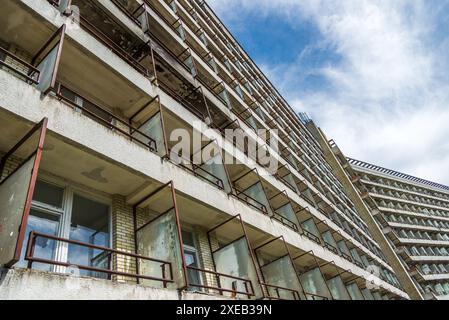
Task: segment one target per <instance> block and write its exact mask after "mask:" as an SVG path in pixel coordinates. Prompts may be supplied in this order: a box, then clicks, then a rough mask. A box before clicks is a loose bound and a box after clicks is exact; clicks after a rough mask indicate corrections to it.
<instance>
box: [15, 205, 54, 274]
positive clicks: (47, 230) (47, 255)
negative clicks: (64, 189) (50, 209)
mask: <svg viewBox="0 0 449 320" xmlns="http://www.w3.org/2000/svg"><path fill="white" fill-rule="evenodd" d="M59 219H60V216H59V215H53V214H49V213H44V212H40V211H37V210H34V209H32V210H31V211H30V216H29V218H28V224H27V228H26V235H25V240H24V242H23V243H24V246H23V247H22V254H21V256H20V261H19V262H18V263H17V264H16V267H22V268H26V267H27V263H28V262H27V261H25V253H26V244H27V243H28V238H29V235H30V232H31V231H36V232H39V233H43V234H48V235H51V236H56V235H57V234H58V228H59ZM55 251H56V241H54V240H50V239H46V238H41V237H38V238H36V245H35V247H34V257H36V258H41V259H47V260H54V259H55ZM33 269H39V270H44V271H50V270H52V265H48V264H42V263H37V262H36V263H33Z"/></svg>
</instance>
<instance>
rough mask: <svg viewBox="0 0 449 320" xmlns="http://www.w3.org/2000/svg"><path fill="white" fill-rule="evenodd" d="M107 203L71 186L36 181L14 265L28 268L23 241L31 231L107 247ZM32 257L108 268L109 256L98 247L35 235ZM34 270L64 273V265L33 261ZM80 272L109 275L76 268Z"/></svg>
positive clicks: (98, 275)
mask: <svg viewBox="0 0 449 320" xmlns="http://www.w3.org/2000/svg"><path fill="white" fill-rule="evenodd" d="M110 221H111V219H110V205H109V203H108V201H107V200H105V199H101V200H99V198H98V197H95V196H92V195H91V194H85V193H84V192H82V191H79V190H78V189H76V188H73V187H72V186H70V185H58V184H54V183H51V182H47V181H43V180H38V182H37V185H36V189H35V193H34V196H33V202H32V209H31V211H30V217H29V221H28V225H27V230H26V238H25V241H24V246H23V248H22V255H21V259H20V261H19V262H17V263H16V267H27V264H28V262H27V261H26V260H25V252H26V244H27V243H28V237H29V234H30V232H31V231H35V232H38V233H41V234H44V235H50V236H56V237H59V238H64V239H70V240H74V241H78V242H81V243H84V244H87V245H96V246H101V247H109V246H110ZM34 248H35V249H34V257H36V258H39V259H45V260H48V261H49V262H51V261H56V262H66V263H69V264H71V265H73V266H76V265H82V266H88V267H95V268H101V269H110V267H111V258H112V257H111V256H109V255H108V252H106V251H104V250H101V249H94V248H90V247H86V246H83V245H78V244H68V243H66V242H62V241H57V240H53V239H48V238H46V237H37V238H36V242H35V247H34ZM32 267H33V269H39V270H43V271H52V272H66V268H65V267H62V266H57V265H54V264H51V263H40V262H39V263H37V262H35V263H33V266H32ZM79 275H81V276H90V277H96V278H108V275H107V274H105V273H100V272H96V271H87V270H79Z"/></svg>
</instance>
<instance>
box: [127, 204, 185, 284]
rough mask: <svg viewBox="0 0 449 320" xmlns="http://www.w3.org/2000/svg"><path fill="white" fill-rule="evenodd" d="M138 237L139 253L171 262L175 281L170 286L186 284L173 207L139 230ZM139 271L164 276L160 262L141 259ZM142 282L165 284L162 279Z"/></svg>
mask: <svg viewBox="0 0 449 320" xmlns="http://www.w3.org/2000/svg"><path fill="white" fill-rule="evenodd" d="M136 237H137V253H138V254H141V255H143V256H146V257H149V258H155V259H160V260H164V261H168V262H170V263H171V266H172V269H173V278H174V281H175V283H174V284H168V288H180V287H182V286H184V284H185V281H184V277H183V272H182V258H181V245H180V241H179V238H178V229H177V225H176V217H175V211H174V210H173V209H172V210H171V211H169V212H168V213H166V214H164V215H162V216H160V217H159V218H157V219H156V220H154V221H153V222H151V223H150V224H148V225H146V226H145V227H143V228H142V229H140V230H139V231H138V232H137V234H136ZM167 271H168V270H167ZM139 272H140V274H141V275H146V276H153V277H159V278H162V269H161V263H160V262H153V261H149V260H143V259H139ZM141 283H142V284H144V285H148V286H152V287H157V288H161V287H162V286H163V283H162V282H160V281H152V280H143V279H142V280H141Z"/></svg>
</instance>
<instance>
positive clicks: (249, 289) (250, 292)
mask: <svg viewBox="0 0 449 320" xmlns="http://www.w3.org/2000/svg"><path fill="white" fill-rule="evenodd" d="M187 269H189V270H193V271H196V272H199V273H202V274H210V275H212V276H213V277H214V278H215V281H216V283H217V286H212V285H204V284H200V283H189V287H198V288H204V289H211V290H216V291H218V292H219V293H220V295H223V293H225V292H228V293H231V295H232V296H236V295H237V294H240V295H245V296H247V297H248V299H251V297H254V295H255V294H254V288H253V284H252V282H251V280H248V279H245V278H241V277H236V276H232V275H229V274H224V273H219V272H215V271H212V270H205V269H200V268H197V267H192V266H187ZM223 278H226V279H231V280H232V284H231V286H232V288H224V287H223V286H222V285H221V282H222V281H221V280H222V279H223ZM239 282H240V283H242V284H243V287H244V288H245V290H244V291H241V290H239V289H237V287H238V283H239Z"/></svg>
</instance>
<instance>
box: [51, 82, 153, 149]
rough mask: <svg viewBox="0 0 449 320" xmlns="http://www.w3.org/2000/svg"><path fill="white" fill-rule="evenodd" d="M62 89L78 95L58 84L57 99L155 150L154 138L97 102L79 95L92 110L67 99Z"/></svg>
mask: <svg viewBox="0 0 449 320" xmlns="http://www.w3.org/2000/svg"><path fill="white" fill-rule="evenodd" d="M64 90H67V91H70V92H72V93H74V94H75V95H77V96H79V95H78V94H77V93H75V92H73V91H72V90H70V89H68V88H66V87H65V86H63V85H61V84H59V85H58V86H57V89H56V92H55V93H56V96H57V98H58V99H60V100H62V101H64V102H66V103H67V104H69V105H71V106H72V107H74V108H79V109H81V110H82V112H83V113H85V114H86V115H88V116H89V117H91V118H93V119H94V120H95V121H97V122H99V123H100V124H102V125H104V126H106V127H108V128H109V129H112V130H114V131H117V132H119V133H121V134H123V135H124V136H126V137H128V138H129V139H131V141H134V142H137V143H139V144H141V145H143V146H144V147H147V148H149V149H150V151H152V152H157V142H156V140H155V139H153V138H152V137H150V136H148V135H147V134H145V133H143V132H142V131H140V130H139V129H137V128H134V127H133V126H131V125H129V124H128V123H127V122H125V121H123V120H122V119H120V118H118V117H116V116H114V115H113V114H112V113H110V112H109V111H108V110H106V109H104V108H102V107H100V106H98V105H97V104H95V103H93V102H90V101H89V100H87V99H85V98H83V97H81V96H79V97H81V98H82V99H83V101H84V103H87V104H88V105H89V106H90V107H91V108H92V109H93V110H95V111H96V112H94V111H93V110H89V109H88V108H86V107H85V106H82V105H80V104H78V103H75V102H73V101H72V100H70V99H68V98H67V97H65V96H64V93H63V92H64ZM98 113H101V114H103V115H107V117H108V118H109V119H110V120H109V119H105V118H104V117H102V116H100V115H99V114H98ZM111 120H114V121H115V122H116V123H120V125H123V126H125V127H127V128H128V129H129V131H125V130H123V129H121V128H119V127H117V126H116V125H114V124H113V123H112V121H111ZM135 133H137V134H138V135H140V136H142V137H143V138H144V139H146V140H148V142H144V141H142V140H140V139H137V138H136V137H134V136H133V134H135Z"/></svg>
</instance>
